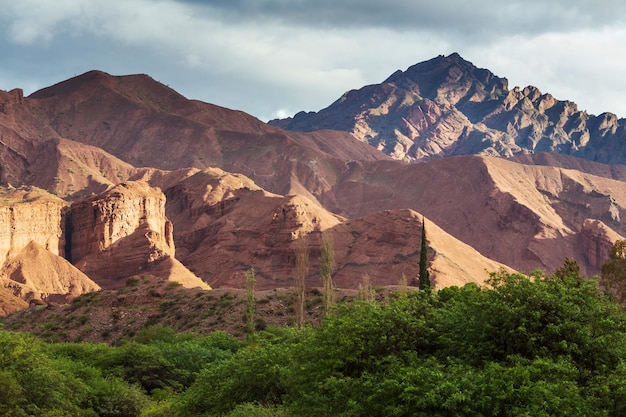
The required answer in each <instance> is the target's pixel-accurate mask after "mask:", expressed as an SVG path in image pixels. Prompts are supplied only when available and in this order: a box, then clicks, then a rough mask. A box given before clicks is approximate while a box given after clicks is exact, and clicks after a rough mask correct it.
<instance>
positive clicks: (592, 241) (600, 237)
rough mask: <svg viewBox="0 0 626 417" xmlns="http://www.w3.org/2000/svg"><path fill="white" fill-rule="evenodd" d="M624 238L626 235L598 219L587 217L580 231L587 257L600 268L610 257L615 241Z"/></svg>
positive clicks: (581, 241)
mask: <svg viewBox="0 0 626 417" xmlns="http://www.w3.org/2000/svg"><path fill="white" fill-rule="evenodd" d="M623 239H624V237H622V236H621V235H619V234H618V233H615V231H613V230H612V229H611V228H609V227H608V226H607V225H606V224H604V223H603V222H602V221H600V220H596V219H586V220H585V222H584V224H583V227H582V230H581V233H580V243H581V246H582V247H583V250H584V252H585V259H586V260H587V262H589V263H590V264H591V265H593V266H594V267H595V268H596V269H598V270H599V269H601V268H602V264H604V263H605V262H606V261H607V260H608V259H609V255H610V254H611V250H612V249H613V245H614V244H615V242H616V241H618V240H623Z"/></svg>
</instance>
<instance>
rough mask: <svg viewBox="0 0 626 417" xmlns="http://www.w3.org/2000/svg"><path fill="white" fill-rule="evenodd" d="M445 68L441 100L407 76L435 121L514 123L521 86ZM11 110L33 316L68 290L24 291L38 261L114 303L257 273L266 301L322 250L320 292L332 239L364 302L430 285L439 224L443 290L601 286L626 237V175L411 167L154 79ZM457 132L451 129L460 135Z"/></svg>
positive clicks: (509, 164) (566, 168)
mask: <svg viewBox="0 0 626 417" xmlns="http://www.w3.org/2000/svg"><path fill="white" fill-rule="evenodd" d="M453 58H454V59H457V58H456V57H453ZM440 60H441V59H440ZM437 62H439V61H437V60H435V62H434V63H430V64H429V65H431V67H432V68H431V70H428V71H426V70H425V69H424V68H423V67H422V66H420V64H418V66H417V67H416V73H418V74H427V73H428V74H430V78H429V79H430V80H431V81H429V82H430V84H429V85H430V86H429V87H428V86H426V85H424V84H423V83H421V84H419V83H416V82H414V81H413V84H411V83H410V82H409V81H406V80H405V78H406V79H408V78H407V75H406V74H405V73H397V74H394V75H393V76H392V77H390V79H391V80H392V83H394V85H395V84H398V85H400V84H402V83H403V82H404V83H405V84H406V85H404V86H403V88H406V89H409V88H413V90H414V92H415V94H418V95H428V96H429V97H432V98H433V99H429V100H430V101H431V102H432V103H435V104H436V105H435V107H433V109H440V107H439V106H440V104H441V103H443V104H445V103H448V104H446V105H449V106H452V104H450V103H455V105H454V108H452V107H450V111H449V112H448V113H446V115H445V117H450V118H448V119H447V120H448V122H446V123H448V124H446V125H445V126H448V127H451V126H453V125H454V123H453V122H452V120H453V119H452V118H453V116H454V117H456V116H455V115H457V116H458V115H459V114H460V110H457V107H456V106H458V107H459V108H463V109H465V110H464V111H466V112H469V110H467V109H472V111H473V112H474V113H473V114H476V115H479V116H480V115H484V114H490V115H491V116H493V117H496V116H495V115H496V114H497V112H496V113H494V111H495V110H497V109H499V108H500V107H499V106H500V104H498V103H500V100H503V97H504V96H503V91H504V90H506V83H505V81H503V79H499V78H497V77H495V76H493V75H492V74H490V73H489V72H488V71H486V70H477V71H474V72H472V73H471V74H470V75H471V76H468V75H467V74H466V73H465V72H462V71H461V72H458V71H452V72H451V73H450V74H452V75H450V74H448V76H446V77H448V78H446V77H444V79H443V81H441V76H440V73H439V72H438V68H439V65H440V64H441V63H440V62H439V63H437ZM435 64H436V65H435ZM461 64H462V63H460V64H459V65H461ZM426 69H428V68H426ZM418 70H419V71H418ZM429 71H430V72H429ZM450 71H451V70H450ZM408 72H409V71H407V73H408ZM420 76H424V75H420ZM446 80H447V81H446ZM442 83H443V84H445V88H443V87H441V85H442ZM446 83H447V84H446ZM477 83H480V85H481V86H483V87H481V88H477V87H476V85H477ZM389 85H390V84H389ZM450 86H453V87H454V88H452V87H450ZM392 87H393V88H395V89H396V90H395V91H398V90H397V89H398V87H397V86H392ZM372 88H373V89H375V88H374V87H372ZM385 88H387V89H389V88H391V87H389V86H387V87H385ZM355 94H356V93H355ZM508 94H509V93H507V95H508ZM522 94H526V95H532V94H531V91H530V90H528V91H527V92H522ZM357 95H358V94H357ZM420 97H421V96H420ZM382 98H384V97H382V96H381V99H382ZM410 99H411V97H409V96H407V95H406V94H405V96H404V98H403V100H404V102H405V103H407V106H405V107H407V108H408V103H409V102H410ZM520 100H521V101H524V100H523V99H520ZM528 100H530V102H531V103H533V100H531V99H530V98H529V99H528ZM545 100H547V98H544V101H545ZM348 101H350V100H348ZM540 101H541V99H540V98H536V99H534V102H536V103H539V102H540ZM0 102H1V103H3V106H2V107H1V108H2V112H0V156H1V157H2V158H1V159H0V189H1V190H2V193H3V194H2V196H1V197H3V199H2V200H0V226H1V228H0V254H3V258H2V259H0V261H1V262H2V264H4V269H3V271H5V272H3V275H2V278H0V284H2V285H0V287H2V288H3V290H2V291H0V297H2V299H3V300H5V301H6V303H7V305H11V306H21V307H19V308H23V306H24V302H25V300H28V301H30V300H31V299H36V298H37V297H39V298H44V299H45V298H49V297H50V296H51V294H56V293H55V292H53V291H52V290H50V291H49V289H51V288H58V287H59V285H61V286H63V285H65V284H63V282H65V281H63V279H64V278H63V279H61V278H62V277H65V276H66V275H67V274H66V273H65V272H63V273H57V276H58V277H59V282H58V285H56V284H54V285H53V284H52V283H50V285H49V286H50V288H44V287H41V288H40V289H33V288H34V287H33V286H34V284H32V285H31V286H30V287H29V288H31V289H30V290H28V291H22V290H21V289H20V288H22V287H19V286H15V283H16V282H18V281H19V280H22V281H25V280H26V278H28V277H26V278H19V279H18V280H17V281H16V280H15V279H12V278H11V277H13V278H16V277H18V275H17V274H19V273H26V272H19V273H18V272H15V271H35V270H36V268H35V267H31V266H29V267H22V266H20V265H26V264H25V263H24V261H22V260H20V259H24V257H26V258H31V259H32V260H34V261H35V262H34V264H35V265H37V262H39V261H37V260H38V259H40V260H43V261H40V262H41V265H44V266H42V268H43V267H45V268H48V267H49V265H53V264H54V265H56V264H55V262H56V263H58V267H57V266H55V268H57V269H55V270H59V271H61V270H63V271H66V269H63V268H65V267H66V266H68V267H71V268H69V269H70V270H72V271H75V273H74V272H73V273H74V274H75V277H77V278H76V279H83V278H79V277H82V276H83V275H84V276H86V277H88V279H89V280H91V281H93V283H95V285H97V286H99V287H101V288H104V290H105V291H106V290H107V289H115V288H118V289H119V287H120V286H124V285H126V283H127V282H128V280H129V279H131V280H133V279H136V277H137V276H139V277H141V276H152V277H157V278H159V279H161V280H170V281H177V282H179V283H182V284H183V285H185V286H204V287H205V288H206V287H207V284H208V285H211V286H213V287H215V288H220V287H221V288H227V287H234V288H242V287H243V285H244V278H243V274H244V272H245V271H246V270H247V269H249V268H250V267H254V268H255V271H256V272H257V277H258V287H259V289H272V288H277V287H282V288H289V287H291V286H293V283H294V274H295V255H294V252H295V249H296V247H297V246H298V245H299V242H300V241H301V239H306V240H307V241H308V246H309V253H310V259H311V268H310V271H309V274H308V277H307V279H308V281H307V285H308V286H310V287H313V286H316V285H318V281H319V276H318V274H317V271H316V269H315V268H316V263H317V257H318V256H319V245H320V244H319V242H320V235H321V233H322V232H324V233H327V234H330V235H331V236H332V237H333V239H334V241H335V255H336V256H335V260H336V264H335V269H334V277H335V280H336V282H337V284H338V285H340V286H342V287H344V288H350V289H354V288H356V287H357V286H358V283H359V282H361V280H362V278H363V276H368V277H369V278H370V280H371V282H372V283H373V284H374V285H383V286H387V285H397V283H398V282H399V281H400V278H401V276H402V274H403V273H404V274H406V275H407V277H408V278H409V280H412V279H414V278H415V277H416V274H417V268H418V258H419V253H418V248H419V242H418V240H419V236H420V230H421V226H422V221H425V222H426V226H427V230H428V231H429V232H428V233H429V234H428V239H429V248H430V249H429V261H430V268H431V272H432V278H433V283H434V284H435V285H436V286H447V285H462V284H463V283H465V282H477V283H481V282H483V281H484V279H485V278H486V277H487V276H488V272H489V271H494V270H496V269H498V268H500V267H505V268H511V269H516V270H520V271H531V270H533V269H535V268H542V269H544V270H546V272H548V273H550V272H551V271H553V270H555V269H556V268H557V267H559V266H560V265H561V264H562V263H563V260H564V258H565V257H573V258H576V259H577V260H578V261H579V263H580V264H581V268H582V270H583V272H584V273H585V274H587V275H593V274H596V273H598V272H599V268H600V266H601V263H602V262H603V260H604V259H606V257H607V256H608V252H609V250H610V248H611V246H612V244H613V242H614V241H615V240H617V239H620V238H621V236H626V227H625V226H624V224H623V220H622V219H624V216H625V215H626V213H625V208H626V195H625V194H624V193H625V191H624V190H625V189H626V188H625V187H624V181H626V170H625V169H623V167H621V166H616V165H606V164H602V163H598V162H592V161H587V160H582V159H576V158H573V157H571V156H568V155H559V154H554V153H551V154H544V153H536V154H524V153H520V154H518V155H516V156H515V157H513V158H511V159H510V160H505V159H501V158H493V157H489V156H484V155H481V156H473V155H468V156H456V157H449V158H434V159H433V160H431V161H429V162H426V163H421V164H409V163H406V162H403V161H397V160H393V159H392V158H389V157H388V156H386V155H385V154H383V153H382V152H380V151H378V150H376V149H374V148H372V147H371V146H369V145H368V144H365V143H363V142H361V141H359V140H357V139H355V138H354V137H353V136H351V135H350V134H348V133H345V132H343V133H342V132H337V131H316V132H312V133H297V132H296V133H294V132H289V131H284V130H282V129H281V128H279V127H276V126H270V125H267V124H264V123H262V122H260V121H259V120H258V119H255V118H254V117H252V116H250V115H246V114H245V113H242V112H237V111H233V110H229V109H225V108H222V107H219V106H215V105H211V104H207V103H202V102H198V101H194V100H187V99H186V98H184V97H182V96H180V95H179V94H177V93H176V92H174V91H173V90H171V89H169V88H167V87H166V86H163V85H162V84H159V83H157V82H156V81H154V80H152V79H151V78H150V77H148V76H145V75H133V76H118V77H114V76H111V75H108V74H105V73H102V72H99V71H91V72H89V73H86V74H83V75H81V76H78V77H75V78H73V79H70V80H67V81H64V82H61V83H59V84H57V85H55V86H52V87H49V88H46V89H43V90H41V91H39V92H36V93H34V94H32V95H31V96H30V97H23V95H22V94H21V92H20V91H19V90H13V91H11V92H0ZM351 103H352V104H354V103H356V101H351ZM485 103H489V106H492V105H493V106H492V107H489V106H488V105H486V104H485ZM518 103H519V101H518ZM443 104H441V105H443ZM394 105H395V104H394ZM429 105H430V104H429ZM515 106H517V104H515V105H514V106H513V108H515ZM533 106H535V105H533ZM536 106H537V107H541V106H543V107H546V106H547V104H543V105H541V106H540V105H539V104H536ZM555 106H558V103H556V104H554V105H552V107H551V108H553V107H555ZM383 107H384V106H383ZM392 107H393V106H390V107H388V109H391V108H392ZM381 108H382V107H381ZM533 108H535V107H533ZM381 114H382V113H381ZM442 114H444V113H442ZM464 117H465V119H468V118H467V116H464ZM476 117H478V116H476ZM481 117H483V116H481ZM485 117H486V116H485ZM437 120H439V119H437ZM468 120H469V119H468ZM481 120H482V119H481ZM443 126H444V125H440V126H439V127H437V128H436V129H435V130H433V132H434V131H437V132H439V134H441V135H442V138H444V136H446V135H445V132H444V130H442V129H443ZM607 126H608V125H607ZM616 132H617V131H616ZM494 137H495V136H494ZM444 139H446V140H450V141H451V143H452V142H454V141H453V140H452V139H453V137H452V136H449V137H446V138H444ZM481 143H482V142H481ZM494 143H495V142H494ZM505 144H506V143H505ZM433 146H434V145H433ZM450 146H452V145H450ZM463 146H465V145H463ZM468 146H469V145H468ZM498 146H504V145H498ZM442 149H443V148H442ZM46 219H48V220H46ZM18 220H19V221H18ZM2 231H5V232H2ZM42 248H43V249H42ZM42 250H43V251H47V252H46V256H43V255H42ZM23 251H25V252H23ZM22 252H23V253H24V254H25V255H23V256H22V258H19V256H20V255H19V254H20V253H22ZM29 254H30V255H29ZM48 254H50V255H51V256H53V257H56V258H58V259H57V261H58V262H57V261H55V262H52V261H51V260H50V258H49V256H47V255H48ZM56 258H53V259H56ZM46 259H47V260H46ZM69 261H71V263H70V262H69ZM20 262H21V263H20ZM45 265H48V266H45ZM59 268H61V269H59ZM32 273H33V274H34V272H32ZM79 273H80V274H79ZM81 274H82V275H81ZM35 277H36V275H33V279H31V281H30V282H32V283H35V282H39V281H37V280H35ZM28 279H30V278H28ZM37 285H41V282H39V284H37ZM55 285H56V286H55ZM18 287H19V288H18ZM6 288H9V289H12V290H11V291H10V292H7V291H5V290H4V289H6ZM63 288H67V285H66V286H65V287H63ZM72 288H76V289H80V288H85V289H86V288H88V286H87V285H86V284H85V285H82V284H81V285H77V284H76V285H74V287H72ZM18 289H19V291H18ZM29 291H30V292H29ZM55 291H56V290H55ZM27 293H28V294H27ZM31 293H32V294H31ZM37 294H39V295H37ZM72 294H73V293H72V292H71V290H70V289H69V288H68V292H67V294H66V295H67V296H68V298H71V297H72V296H73V295H72ZM16 295H20V296H21V297H22V298H21V299H20V298H18V297H16ZM3 308H4V307H3ZM11 308H18V307H11ZM4 311H5V312H6V311H7V309H6V308H5V310H4Z"/></svg>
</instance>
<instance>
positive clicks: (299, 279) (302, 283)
mask: <svg viewBox="0 0 626 417" xmlns="http://www.w3.org/2000/svg"><path fill="white" fill-rule="evenodd" d="M295 252H296V297H295V306H294V310H295V312H296V324H297V325H298V327H303V326H304V304H305V292H306V275H307V273H308V272H309V244H308V241H307V237H306V235H305V236H301V237H300V239H299V241H298V246H297V247H296V251H295Z"/></svg>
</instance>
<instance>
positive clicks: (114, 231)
mask: <svg viewBox="0 0 626 417" xmlns="http://www.w3.org/2000/svg"><path fill="white" fill-rule="evenodd" d="M70 224H71V247H72V251H71V259H72V261H73V262H74V263H75V264H76V266H77V267H78V268H79V269H80V270H81V271H83V272H85V273H86V274H87V275H88V276H90V277H92V279H94V281H96V282H97V283H98V284H99V285H101V286H102V287H103V288H117V287H123V286H124V285H125V279H126V278H128V277H130V276H133V275H137V274H152V273H154V272H155V268H157V267H159V268H161V269H159V271H160V272H162V273H166V274H169V273H170V272H171V271H172V270H173V269H172V268H173V266H172V263H171V261H169V264H170V267H168V268H165V270H164V269H163V268H162V265H161V264H162V262H163V261H165V260H167V259H173V258H174V254H175V249H174V239H173V228H172V223H171V222H170V221H169V220H168V219H167V218H166V216H165V196H164V195H163V193H162V192H161V191H160V190H157V189H155V188H152V187H150V186H149V185H148V184H146V183H144V182H128V183H122V184H120V185H118V186H116V187H114V188H112V189H110V190H109V191H107V192H106V193H104V194H102V195H100V196H97V197H93V198H90V199H87V200H84V201H80V202H77V203H75V204H73V205H72V208H71V221H70ZM174 264H176V267H177V270H178V272H179V274H178V275H181V276H180V277H178V281H179V282H180V283H184V284H190V283H193V284H194V285H193V286H204V287H206V286H205V285H204V284H203V283H202V282H201V281H200V280H199V279H195V277H193V274H191V273H189V271H187V270H186V269H185V268H178V267H179V266H180V265H178V263H177V262H174ZM166 277H167V278H169V279H172V280H177V277H176V276H173V275H167V276H166Z"/></svg>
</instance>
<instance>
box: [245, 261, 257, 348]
mask: <svg viewBox="0 0 626 417" xmlns="http://www.w3.org/2000/svg"><path fill="white" fill-rule="evenodd" d="M255 285H256V275H255V274H254V268H250V269H249V270H247V271H246V332H247V333H248V337H250V336H252V335H253V334H254V313H255V310H256V300H255V298H254V287H255Z"/></svg>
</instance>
